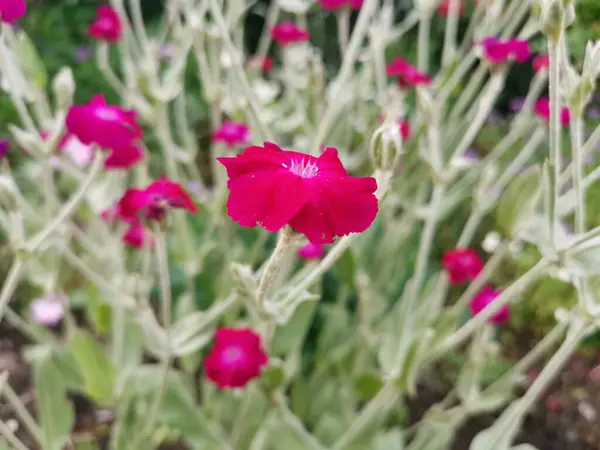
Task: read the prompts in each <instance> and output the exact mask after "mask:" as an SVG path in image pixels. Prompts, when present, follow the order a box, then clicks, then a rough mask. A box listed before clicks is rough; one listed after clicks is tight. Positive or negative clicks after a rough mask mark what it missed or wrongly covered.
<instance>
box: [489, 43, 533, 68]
mask: <svg viewBox="0 0 600 450" xmlns="http://www.w3.org/2000/svg"><path fill="white" fill-rule="evenodd" d="M479 45H481V47H482V49H483V55H484V56H485V58H486V59H487V60H488V61H490V62H491V63H493V64H497V63H501V62H505V61H507V60H508V59H509V58H514V59H515V61H517V62H519V63H522V62H525V61H527V60H528V59H529V57H530V56H531V50H530V48H529V43H528V42H527V41H523V40H519V39H508V40H503V39H498V38H495V37H486V38H485V39H483V40H482V41H481V42H480V43H479Z"/></svg>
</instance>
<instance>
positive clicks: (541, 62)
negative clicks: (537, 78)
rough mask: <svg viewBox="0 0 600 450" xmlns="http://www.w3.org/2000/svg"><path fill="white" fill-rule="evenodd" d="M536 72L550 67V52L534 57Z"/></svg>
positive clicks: (533, 64)
mask: <svg viewBox="0 0 600 450" xmlns="http://www.w3.org/2000/svg"><path fill="white" fill-rule="evenodd" d="M531 65H532V67H533V71H534V72H539V71H540V70H542V69H547V68H548V67H550V57H549V56H548V54H546V53H544V54H541V55H537V56H536V57H535V58H533V62H532V63H531Z"/></svg>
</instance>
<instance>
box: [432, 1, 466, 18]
mask: <svg viewBox="0 0 600 450" xmlns="http://www.w3.org/2000/svg"><path fill="white" fill-rule="evenodd" d="M451 3H452V0H442V3H440V6H438V9H437V10H438V13H439V14H440V16H443V17H448V16H449V15H450V6H451ZM456 7H457V8H458V15H459V16H462V15H463V14H464V13H465V4H464V3H463V1H462V0H458V1H457V2H456Z"/></svg>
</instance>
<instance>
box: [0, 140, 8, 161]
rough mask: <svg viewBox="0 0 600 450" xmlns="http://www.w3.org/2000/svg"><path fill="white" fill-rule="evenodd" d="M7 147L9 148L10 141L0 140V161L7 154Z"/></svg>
mask: <svg viewBox="0 0 600 450" xmlns="http://www.w3.org/2000/svg"><path fill="white" fill-rule="evenodd" d="M8 147H10V141H9V140H8V139H0V161H2V159H3V158H4V157H5V156H6V154H7V153H8Z"/></svg>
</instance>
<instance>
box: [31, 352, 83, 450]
mask: <svg viewBox="0 0 600 450" xmlns="http://www.w3.org/2000/svg"><path fill="white" fill-rule="evenodd" d="M34 377H35V388H36V393H37V407H38V414H39V418H40V424H41V426H42V436H41V438H42V448H43V450H61V449H62V448H63V446H64V444H65V442H66V440H67V437H68V436H69V433H70V431H71V427H72V426H73V423H74V420H75V415H74V412H73V405H71V403H70V402H69V401H68V399H67V388H66V385H65V383H64V381H63V377H62V374H61V372H60V371H59V370H58V369H57V368H56V366H55V364H54V363H53V361H52V360H51V359H47V360H45V361H42V362H40V363H39V364H37V365H36V366H35V368H34Z"/></svg>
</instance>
